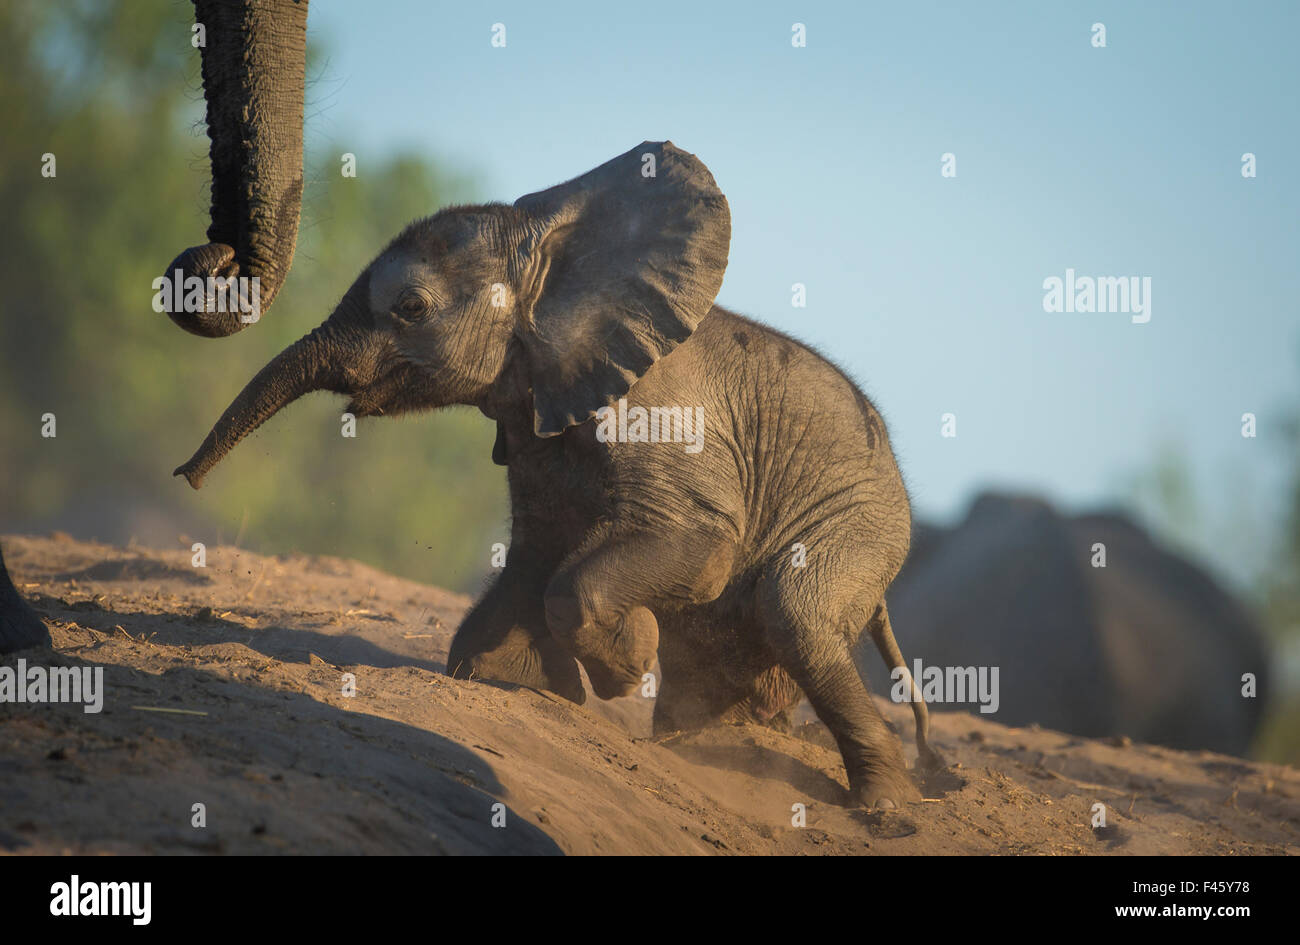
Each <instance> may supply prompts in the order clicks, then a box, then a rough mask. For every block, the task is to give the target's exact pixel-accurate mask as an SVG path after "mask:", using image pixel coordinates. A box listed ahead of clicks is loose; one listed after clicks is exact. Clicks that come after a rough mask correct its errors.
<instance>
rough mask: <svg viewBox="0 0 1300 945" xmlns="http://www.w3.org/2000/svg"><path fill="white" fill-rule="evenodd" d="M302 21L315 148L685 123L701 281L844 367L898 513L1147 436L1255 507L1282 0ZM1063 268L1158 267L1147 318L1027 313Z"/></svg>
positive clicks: (1056, 482)
mask: <svg viewBox="0 0 1300 945" xmlns="http://www.w3.org/2000/svg"><path fill="white" fill-rule="evenodd" d="M377 15H383V16H385V17H386V18H385V19H382V20H380V19H376V16H377ZM498 22H500V23H504V24H505V26H506V46H505V48H493V47H492V45H491V43H490V40H491V36H492V26H493V24H494V23H498ZM796 22H802V23H804V24H806V27H807V47H806V48H801V49H800V48H793V47H792V46H791V42H790V38H791V25H792V24H793V23H796ZM1094 22H1101V23H1104V24H1105V26H1106V40H1107V46H1106V48H1104V49H1097V48H1093V46H1092V45H1091V36H1092V32H1091V26H1092V24H1093V23H1094ZM309 29H310V31H311V33H312V35H313V38H314V39H315V40H316V41H317V42H318V43H319V44H320V45H321V47H322V49H323V50H324V51H325V52H326V53H327V61H325V62H324V63H323V64H322V67H321V68H318V69H317V70H316V72H315V74H314V75H313V76H312V79H313V81H312V84H311V85H310V87H309V89H308V134H307V148H308V157H309V159H313V158H323V157H326V156H328V155H329V154H331V153H337V152H343V151H352V152H354V153H355V154H357V156H358V159H359V173H365V162H366V161H367V160H371V159H374V158H376V157H378V156H380V155H383V154H386V153H390V152H392V151H394V150H398V149H412V150H417V151H419V152H421V153H423V154H426V155H428V156H430V157H432V158H434V159H441V160H442V161H443V162H444V163H445V164H447V165H449V166H450V167H451V168H452V169H454V170H457V171H460V172H463V173H466V174H469V175H472V178H473V182H474V185H473V192H472V193H470V194H467V195H466V196H468V197H474V198H480V199H500V200H513V199H514V198H515V197H517V196H519V195H521V194H523V193H526V192H529V191H532V190H536V189H540V188H542V187H545V186H549V185H551V184H554V183H557V182H559V181H561V180H564V179H567V178H569V177H572V176H575V175H577V174H579V173H581V172H583V171H586V170H588V169H589V168H591V167H593V166H595V165H596V164H599V163H601V162H603V161H605V160H607V159H608V158H610V157H612V156H614V155H615V154H619V153H621V152H623V151H625V150H627V149H628V148H630V147H632V146H633V145H635V144H637V143H639V142H641V141H642V140H645V139H663V138H667V139H671V140H673V141H674V142H676V143H677V144H678V145H680V146H681V147H683V148H685V149H687V150H689V151H692V152H694V153H696V154H698V155H699V156H700V157H701V158H702V159H703V160H704V161H705V163H706V164H708V165H709V167H710V168H711V169H712V171H713V173H714V175H715V177H716V178H717V180H718V183H719V185H720V186H721V187H722V189H723V191H724V192H725V193H726V194H727V196H728V199H729V200H730V203H731V208H732V214H733V240H732V248H731V262H730V266H729V268H728V271H727V277H726V281H725V283H724V285H723V288H722V293H721V296H720V302H721V303H722V304H724V305H727V306H730V307H733V308H735V309H737V310H739V311H741V312H743V313H745V314H747V315H750V316H752V317H755V318H758V319H759V320H761V321H765V322H767V323H769V324H771V325H774V326H776V327H778V328H781V329H783V330H785V331H788V332H790V333H792V334H794V335H796V336H798V337H800V338H802V339H804V340H806V341H810V342H812V343H813V344H815V345H817V346H819V347H820V348H821V350H823V351H824V352H825V353H827V354H829V355H830V356H831V357H832V358H833V359H835V360H836V361H837V362H838V363H839V364H840V365H841V366H842V367H844V368H845V369H846V370H847V371H848V372H849V373H850V374H851V375H852V376H853V377H854V378H855V379H856V380H857V381H858V382H859V383H860V384H861V385H862V386H863V388H864V389H865V390H866V392H867V393H868V395H869V396H871V397H872V399H873V400H874V401H875V402H876V403H877V405H878V406H879V407H880V408H881V409H882V411H883V412H884V414H885V416H886V419H887V420H888V422H889V425H890V430H891V433H892V436H893V439H894V442H895V446H896V449H897V452H898V454H899V457H900V460H901V462H902V464H903V468H904V473H905V475H906V477H907V479H908V481H909V484H910V487H911V491H912V495H913V500H914V503H915V505H916V506H917V508H918V510H919V511H920V512H921V513H923V514H929V515H931V516H940V517H948V516H952V515H955V514H957V513H958V512H959V511H960V510H961V509H962V508H964V506H965V503H966V502H967V501H968V499H969V497H970V495H971V493H972V491H973V490H975V489H977V488H979V487H981V486H983V485H986V484H996V485H1000V486H1004V487H1015V488H1026V489H1031V490H1035V491H1038V492H1042V493H1044V494H1046V495H1048V496H1049V497H1052V498H1054V499H1056V500H1057V501H1059V502H1061V503H1062V504H1064V505H1066V506H1068V507H1073V508H1080V507H1086V506H1088V505H1090V504H1094V503H1097V502H1102V501H1106V500H1108V499H1111V498H1115V497H1122V496H1123V494H1124V488H1125V486H1124V484H1125V482H1126V481H1127V480H1128V478H1129V477H1130V476H1131V475H1132V474H1134V473H1136V472H1138V471H1140V470H1142V469H1144V468H1147V467H1149V466H1150V465H1151V463H1152V462H1153V461H1154V458H1155V455H1156V452H1157V450H1158V448H1159V447H1160V445H1161V444H1162V443H1174V444H1177V445H1179V446H1180V447H1181V448H1182V449H1184V450H1185V451H1186V454H1187V456H1188V459H1189V461H1190V466H1191V469H1192V472H1193V474H1194V477H1195V481H1196V485H1197V487H1198V490H1199V494H1200V498H1201V499H1202V500H1203V501H1204V502H1205V504H1206V507H1207V509H1208V511H1209V513H1210V515H1211V516H1213V517H1217V518H1218V519H1220V520H1223V521H1228V522H1231V521H1232V520H1233V519H1234V517H1235V516H1236V515H1238V514H1239V510H1241V509H1243V508H1250V509H1253V510H1254V511H1253V512H1251V514H1252V515H1254V516H1255V517H1257V518H1261V519H1262V520H1263V522H1264V523H1265V524H1267V523H1268V520H1269V519H1270V518H1271V517H1273V516H1275V515H1276V514H1277V512H1278V510H1279V508H1280V504H1279V502H1280V499H1279V493H1278V491H1277V485H1278V481H1279V479H1278V476H1279V467H1278V463H1277V460H1278V459H1279V458H1280V456H1279V450H1278V449H1277V448H1276V445H1275V443H1274V442H1272V441H1273V440H1275V439H1276V436H1275V435H1276V432H1277V428H1276V423H1277V422H1278V421H1279V420H1280V419H1281V413H1282V411H1284V410H1285V409H1287V408H1290V407H1295V406H1297V405H1300V396H1297V395H1298V393H1300V382H1298V379H1300V315H1298V312H1300V308H1298V303H1297V292H1296V285H1295V279H1296V270H1297V262H1298V261H1300V234H1298V233H1297V226H1298V221H1300V213H1298V212H1297V211H1298V210H1300V206H1298V203H1300V202H1298V200H1297V178H1298V174H1297V156H1300V133H1298V132H1297V114H1298V106H1297V99H1298V96H1300V81H1298V79H1300V66H1297V62H1298V61H1300V54H1298V53H1297V49H1296V43H1297V37H1298V36H1300V4H1295V3H1247V4H1226V3H1224V4H1196V3H1056V2H1040V0H1035V2H1024V3H959V2H955V3H944V4H926V3H914V2H908V3H903V4H881V3H865V2H850V3H840V4H836V3H815V2H801V3H758V2H744V3H733V4H718V3H702V2H692V3H676V2H656V3H653V4H635V3H632V4H611V3H608V2H603V3H563V2H556V3H535V2H531V3H429V2H421V0H409V2H404V0H390V2H371V3H364V4H363V3H355V2H348V0H312V9H311V18H310V21H309ZM1247 151H1250V152H1254V153H1255V154H1256V155H1257V160H1258V177H1257V178H1256V179H1254V180H1246V179H1243V177H1242V175H1241V155H1242V153H1243V152H1247ZM945 152H951V153H953V154H955V155H956V167H957V177H956V178H955V179H945V178H944V177H942V176H941V175H940V158H941V155H943V154H944V153H945ZM411 209H412V214H411V215H412V217H415V216H421V215H424V214H425V213H428V212H432V211H433V210H434V209H436V208H433V207H413V208H411ZM376 249H378V247H376ZM363 263H364V260H358V266H360V265H361V264H363ZM1067 267H1070V268H1073V269H1075V270H1076V271H1077V272H1078V273H1079V274H1081V275H1094V276H1097V275H1107V276H1111V275H1113V276H1130V275H1138V276H1150V277H1151V279H1152V283H1153V287H1152V317H1151V321H1150V323H1149V324H1145V325H1134V324H1131V322H1130V320H1129V317H1128V316H1127V315H1123V314H1079V313H1073V314H1049V313H1046V312H1044V311H1043V307H1042V299H1043V294H1044V293H1043V288H1042V284H1043V280H1044V279H1045V278H1047V277H1049V276H1052V275H1057V276H1063V275H1064V273H1065V270H1066V268H1067ZM796 282H801V283H804V284H805V285H806V286H807V298H808V305H807V308H805V309H796V308H793V307H792V306H791V285H792V284H793V283H796ZM1247 411H1250V412H1253V413H1255V414H1257V415H1258V417H1259V425H1260V436H1259V438H1258V439H1255V440H1247V439H1243V438H1242V437H1241V435H1240V417H1241V415H1242V414H1243V413H1244V412H1247ZM945 412H952V413H955V414H956V415H957V431H958V436H957V438H956V439H944V438H942V437H940V435H939V433H940V416H941V415H942V414H943V413H945ZM1216 557H1219V558H1220V559H1222V557H1223V554H1219V555H1217V556H1216ZM1219 563H1220V564H1221V565H1225V566H1227V567H1229V568H1230V569H1231V567H1232V562H1228V561H1223V560H1220V561H1219Z"/></svg>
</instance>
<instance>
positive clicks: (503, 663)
mask: <svg viewBox="0 0 1300 945" xmlns="http://www.w3.org/2000/svg"><path fill="white" fill-rule="evenodd" d="M447 675H449V676H451V677H452V678H454V679H490V680H494V681H496V682H504V683H513V684H515V685H519V686H528V687H530V688H532V689H545V690H548V691H550V692H553V693H555V694H556V695H559V696H563V697H564V698H565V699H568V700H569V701H570V702H576V703H577V704H578V705H582V703H584V702H586V701H587V691H586V689H584V688H583V686H582V676H581V675H580V674H579V673H578V664H577V662H576V661H575V660H574V658H573V657H572V656H570V655H569V654H568V653H566V652H564V650H563V649H561V648H560V646H559V644H557V643H556V642H555V641H554V640H552V639H550V638H549V637H537V638H534V637H532V636H531V635H529V634H526V633H524V632H522V631H520V632H517V633H510V634H507V636H506V639H505V640H504V641H503V642H502V643H501V644H499V645H498V646H496V647H494V648H493V649H491V650H487V651H484V652H480V653H470V652H463V651H462V648H460V647H458V646H457V645H456V641H452V647H451V654H450V655H449V657H448V659H447Z"/></svg>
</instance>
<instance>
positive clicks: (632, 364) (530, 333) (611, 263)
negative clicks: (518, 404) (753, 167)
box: [514, 141, 731, 436]
mask: <svg viewBox="0 0 1300 945" xmlns="http://www.w3.org/2000/svg"><path fill="white" fill-rule="evenodd" d="M515 206H516V207H518V208H519V209H521V210H524V211H525V212H526V215H527V216H526V220H527V223H526V228H527V231H528V232H527V234H526V236H525V237H524V239H523V241H522V242H521V244H520V247H519V256H518V258H517V259H516V260H515V261H514V262H515V265H516V267H517V268H516V276H517V280H518V281H517V284H518V285H519V286H520V287H521V288H520V293H519V303H520V310H521V311H520V314H521V318H520V323H519V333H520V336H521V339H522V341H523V347H524V351H525V352H526V356H527V359H528V366H529V370H530V380H531V383H532V388H533V410H534V417H533V424H534V430H535V432H536V433H537V435H538V436H553V435H554V434H557V433H561V432H563V431H564V430H565V429H566V428H567V427H570V426H573V425H574V424H575V423H581V422H582V421H584V420H586V419H587V418H588V417H590V416H591V415H592V414H594V413H595V412H596V411H597V410H599V409H600V408H601V407H603V406H606V405H607V404H610V403H611V402H613V401H615V400H617V399H618V398H619V397H621V396H622V395H623V394H625V393H627V391H628V389H629V388H630V387H631V386H632V385H633V384H634V383H636V381H637V379H638V378H639V377H641V375H642V374H644V373H645V372H646V369H647V368H649V367H650V365H652V364H654V362H655V361H657V360H659V359H660V358H661V357H663V356H664V355H665V354H667V353H668V352H670V351H672V350H673V348H675V347H677V345H679V344H681V342H683V341H685V340H686V338H687V337H689V336H690V334H691V332H692V331H694V330H695V326H696V325H698V324H699V323H700V320H701V319H702V318H704V316H705V315H706V314H708V311H709V309H710V308H711V307H712V305H713V300H714V298H716V297H717V294H718V289H720V288H721V287H722V274H723V272H725V271H726V268H727V251H728V249H729V248H730V245H731V211H730V210H729V209H728V207H727V198H726V197H724V196H723V195H722V192H721V191H720V190H718V185H717V184H716V183H714V180H713V175H712V174H710V173H709V169H708V168H707V167H705V166H704V164H703V163H702V162H701V161H700V160H699V159H698V158H696V157H695V155H693V154H688V153H687V152H685V151H682V150H680V149H679V148H677V147H675V146H674V145H673V144H672V142H669V141H663V142H650V141H647V142H645V143H644V144H642V145H640V146H638V147H635V148H633V149H632V150H631V151H628V152H627V153H626V154H621V155H619V156H618V157H616V158H614V160H612V161H609V162H608V163H605V164H602V165H601V166H600V167H598V168H596V169H595V170H593V171H589V172H588V173H586V174H583V175H582V176H581V177H578V178H575V179H573V180H571V181H569V182H568V183H567V184H560V185H559V186H557V187H552V188H551V189H550V190H543V191H541V192H539V193H535V194H529V195H528V196H526V197H521V198H520V199H519V200H517V201H516V202H515Z"/></svg>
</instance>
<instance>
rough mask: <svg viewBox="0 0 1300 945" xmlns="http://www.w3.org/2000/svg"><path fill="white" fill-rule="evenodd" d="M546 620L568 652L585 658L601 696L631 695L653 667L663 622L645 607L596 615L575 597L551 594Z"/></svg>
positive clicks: (590, 676)
mask: <svg viewBox="0 0 1300 945" xmlns="http://www.w3.org/2000/svg"><path fill="white" fill-rule="evenodd" d="M546 621H547V625H548V626H550V628H551V634H552V635H553V636H554V638H555V639H556V640H557V641H559V644H560V645H561V646H562V647H563V648H564V650H565V651H566V652H568V653H570V654H572V655H573V656H574V657H575V658H577V659H578V660H580V661H581V662H582V666H583V668H584V669H586V671H587V678H588V679H590V680H591V688H592V690H593V691H594V692H595V693H596V695H597V696H599V697H600V698H602V699H614V698H617V697H619V696H626V695H630V694H631V693H633V692H635V691H636V689H637V687H638V686H640V685H641V684H642V682H643V681H644V679H645V675H646V673H649V672H650V671H651V670H652V669H653V668H654V664H655V659H656V657H657V655H658V651H659V623H658V621H656V620H655V617H654V614H652V613H651V612H650V611H649V610H647V609H646V608H645V607H632V608H630V609H629V610H628V611H627V612H626V613H612V614H604V615H597V614H594V613H591V612H589V611H588V610H587V609H586V608H584V607H583V605H582V604H581V603H580V602H579V600H578V598H577V597H576V596H572V597H570V596H564V597H561V596H557V595H548V596H547V598H546Z"/></svg>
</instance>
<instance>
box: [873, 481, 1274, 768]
mask: <svg viewBox="0 0 1300 945" xmlns="http://www.w3.org/2000/svg"><path fill="white" fill-rule="evenodd" d="M1097 542H1101V543H1103V544H1104V545H1105V546H1106V567H1104V568H1094V567H1092V557H1093V550H1092V548H1093V545H1094V544H1095V543H1097ZM889 599H890V607H891V609H892V610H893V612H894V614H895V615H896V616H897V618H898V620H899V623H900V624H902V625H904V626H906V627H907V629H908V636H909V639H910V640H911V645H912V646H915V647H916V648H917V650H918V651H919V652H922V653H924V654H925V659H926V663H927V664H933V665H936V666H949V665H950V666H998V667H999V672H1000V689H1001V705H1000V707H999V709H998V712H997V714H996V715H992V716H988V717H989V718H992V719H993V720H995V721H998V722H1002V723H1005V724H1008V725H1028V724H1030V723H1033V722H1037V723H1039V724H1040V725H1044V726H1047V727H1049V728H1053V729H1058V730H1061V731H1066V732H1073V733H1076V734H1078V735H1085V736H1093V737H1097V736H1106V735H1128V736H1130V737H1132V738H1134V739H1136V740H1139V741H1144V742H1155V743H1158V744H1163V745H1168V746H1170V747H1173V748H1183V749H1210V750H1213V751H1221V752H1227V753H1229V754H1235V755H1243V754H1245V753H1246V752H1247V750H1248V749H1249V747H1250V742H1251V739H1252V736H1253V735H1254V733H1255V730H1256V728H1257V726H1258V723H1259V719H1260V715H1261V713H1262V709H1263V705H1262V703H1263V702H1264V701H1265V696H1266V694H1267V692H1268V669H1269V667H1268V655H1267V652H1266V650H1265V647H1264V644H1263V637H1262V634H1261V633H1260V631H1259V629H1258V627H1257V625H1256V624H1255V622H1254V620H1253V619H1252V618H1251V617H1250V616H1249V614H1247V613H1246V611H1245V610H1244V609H1243V608H1242V607H1241V606H1240V605H1239V604H1237V602H1236V601H1234V600H1233V599H1232V597H1231V596H1229V595H1228V594H1227V593H1226V592H1224V591H1223V590H1222V589H1220V588H1219V587H1218V585H1216V584H1215V582H1214V580H1213V579H1212V578H1211V577H1210V576H1209V575H1208V574H1206V573H1205V572H1203V571H1201V570H1200V569H1199V568H1197V567H1196V566H1194V565H1192V564H1191V563H1190V562H1188V561H1186V560H1184V559H1182V558H1180V557H1178V556H1177V555H1175V554H1172V553H1171V552H1169V551H1166V550H1165V549H1163V548H1160V547H1159V546H1158V545H1155V544H1154V543H1153V542H1152V541H1151V539H1150V537H1149V536H1148V535H1147V534H1146V533H1145V532H1144V531H1142V529H1141V528H1139V527H1138V526H1137V525H1135V524H1134V523H1133V522H1131V521H1130V520H1129V519H1127V518H1125V517H1123V516H1121V515H1115V514H1096V515H1084V516H1078V517H1066V516H1064V515H1062V514H1060V513H1059V512H1057V511H1056V510H1055V509H1053V508H1052V507H1051V506H1050V505H1048V504H1047V503H1045V502H1043V501H1041V500H1038V499H1035V498H1031V497H1027V496H1007V495H997V494H984V495H981V496H980V497H979V498H977V499H976V501H975V502H974V503H973V504H972V506H971V510H970V512H969V513H968V515H967V517H966V519H965V521H963V522H962V523H961V524H959V525H958V526H957V527H955V528H951V529H918V536H917V540H916V541H915V543H914V547H913V550H912V554H911V557H910V558H909V559H908V561H907V563H906V565H905V566H904V568H903V571H902V573H901V574H900V575H899V577H898V579H897V580H896V581H895V582H894V584H893V586H892V587H891V589H890V594H889ZM1243 673H1254V674H1255V676H1256V678H1257V680H1258V683H1259V688H1258V693H1259V697H1258V698H1253V699H1251V698H1243V696H1242V694H1241V688H1242V681H1241V677H1242V674H1243ZM953 708H970V709H971V711H975V709H974V708H973V707H969V706H956V707H953Z"/></svg>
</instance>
